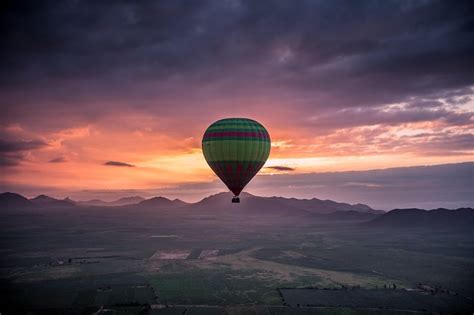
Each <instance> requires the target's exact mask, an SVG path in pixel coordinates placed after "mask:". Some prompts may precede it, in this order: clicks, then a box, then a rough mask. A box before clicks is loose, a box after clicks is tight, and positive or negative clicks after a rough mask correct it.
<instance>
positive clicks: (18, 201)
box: [0, 192, 34, 210]
mask: <svg viewBox="0 0 474 315" xmlns="http://www.w3.org/2000/svg"><path fill="white" fill-rule="evenodd" d="M33 206H34V205H33V203H32V202H31V201H30V200H28V199H27V198H25V197H23V196H22V195H19V194H15V193H11V192H5V193H2V194H0V209H1V210H15V209H18V210H22V209H31V208H33Z"/></svg>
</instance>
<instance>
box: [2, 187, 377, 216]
mask: <svg viewBox="0 0 474 315" xmlns="http://www.w3.org/2000/svg"><path fill="white" fill-rule="evenodd" d="M9 194H10V195H11V196H10V195H9ZM3 195H4V197H3V199H4V201H2V200H0V206H2V204H5V205H7V204H8V207H13V208H14V207H19V208H22V207H26V206H36V207H39V208H40V209H46V208H52V209H58V208H72V207H89V206H95V207H126V208H132V207H136V208H139V209H156V210H168V209H170V210H171V209H172V210H176V209H181V210H183V211H192V212H199V213H209V212H212V213H215V212H221V211H227V212H229V213H232V212H234V213H241V214H247V215H279V216H282V215H283V216H312V217H315V216H318V215H321V217H320V218H322V219H323V218H325V219H330V220H364V219H366V220H369V219H372V218H373V217H374V216H375V215H378V214H381V213H383V212H382V211H378V210H373V209H372V208H370V207H369V206H367V205H363V204H356V205H350V204H347V203H339V202H335V201H332V200H320V199H317V198H313V199H296V198H283V197H259V196H254V195H251V194H249V193H242V194H241V198H240V199H241V202H240V203H239V204H232V203H231V199H232V194H231V193H229V192H225V193H224V192H223V193H218V194H215V195H212V196H209V197H206V198H203V199H202V200H200V201H198V202H196V203H186V202H184V201H182V200H179V199H174V200H170V199H168V198H165V197H154V198H150V199H143V198H142V197H138V196H134V197H126V198H121V199H118V200H116V201H112V202H105V201H102V200H99V199H93V200H89V201H73V200H71V199H69V198H65V199H62V200H61V199H55V198H52V197H49V196H46V195H39V196H37V197H35V198H32V199H30V200H28V199H26V198H24V197H22V196H21V195H17V194H12V193H5V194H2V196H3ZM10 199H11V200H10ZM9 200H10V201H9ZM329 214H331V215H329Z"/></svg>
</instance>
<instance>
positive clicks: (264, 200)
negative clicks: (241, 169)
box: [189, 192, 384, 218]
mask: <svg viewBox="0 0 474 315" xmlns="http://www.w3.org/2000/svg"><path fill="white" fill-rule="evenodd" d="M231 199H232V194H231V193H227V192H226V193H219V194H216V195H212V196H209V197H206V198H204V199H202V200H201V201H199V202H197V203H194V204H190V205H189V208H192V209H194V210H196V211H197V210H199V211H211V210H212V211H218V210H221V211H222V210H229V211H236V212H245V213H255V214H279V215H311V214H329V213H334V212H345V211H354V212H357V213H368V214H372V215H374V214H381V213H384V212H383V211H378V210H373V209H372V208H370V207H369V206H367V205H362V204H358V205H350V204H347V203H339V202H335V201H332V200H320V199H316V198H313V199H296V198H283V197H259V196H254V195H251V194H249V193H242V194H241V197H240V204H232V203H231V202H230V201H231ZM372 215H371V216H369V217H370V218H373V216H372ZM346 217H347V216H346Z"/></svg>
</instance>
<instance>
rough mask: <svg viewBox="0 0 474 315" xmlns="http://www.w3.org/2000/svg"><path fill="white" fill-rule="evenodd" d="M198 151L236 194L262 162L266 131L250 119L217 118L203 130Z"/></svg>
mask: <svg viewBox="0 0 474 315" xmlns="http://www.w3.org/2000/svg"><path fill="white" fill-rule="evenodd" d="M202 152H203V153H204V157H205V159H206V161H207V164H209V166H210V167H211V169H212V170H213V171H214V173H216V175H217V176H219V178H220V179H221V180H222V181H223V182H224V184H225V185H226V186H227V187H228V188H229V190H230V191H232V192H233V193H234V195H235V196H238V195H239V194H240V192H241V191H242V189H244V187H245V186H246V185H247V184H248V183H249V182H250V180H251V179H252V178H253V177H254V176H255V175H256V174H257V173H258V171H259V170H260V169H261V168H262V166H263V165H264V164H265V162H266V160H267V158H268V156H269V154H270V135H269V134H268V132H267V130H266V129H265V127H263V126H262V125H261V124H260V123H259V122H257V121H255V120H252V119H248V118H226V119H221V120H218V121H216V122H214V123H213V124H212V125H210V126H209V127H208V128H207V130H206V132H205V133H204V137H203V139H202Z"/></svg>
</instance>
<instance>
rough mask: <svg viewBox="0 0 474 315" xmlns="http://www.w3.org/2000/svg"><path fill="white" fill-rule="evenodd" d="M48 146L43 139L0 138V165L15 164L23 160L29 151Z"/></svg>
mask: <svg viewBox="0 0 474 315" xmlns="http://www.w3.org/2000/svg"><path fill="white" fill-rule="evenodd" d="M46 146H48V144H47V143H46V142H44V141H43V140H39V139H35V140H2V139H0V166H15V165H18V164H20V162H21V161H22V160H24V158H25V156H26V155H27V153H28V152H29V151H32V150H37V149H41V148H44V147H46Z"/></svg>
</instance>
